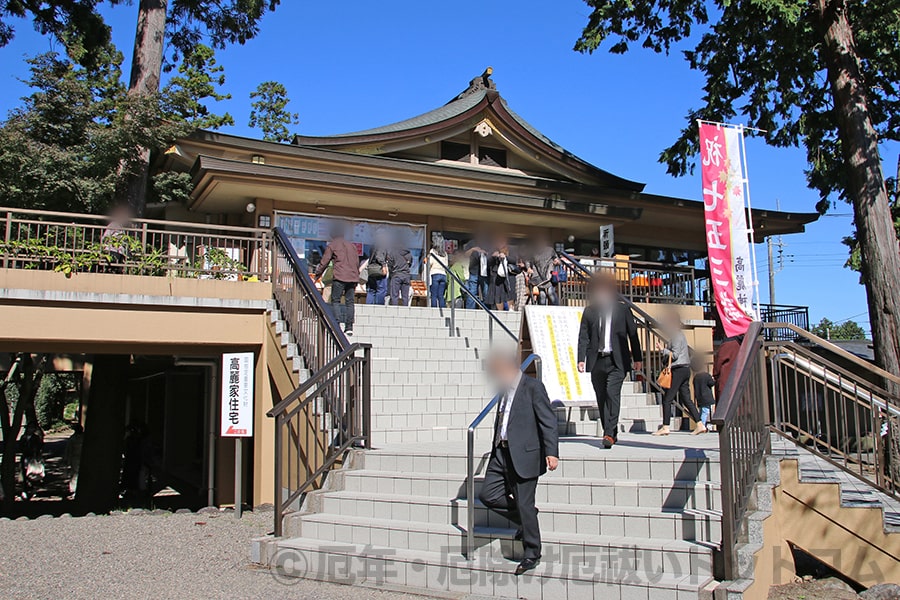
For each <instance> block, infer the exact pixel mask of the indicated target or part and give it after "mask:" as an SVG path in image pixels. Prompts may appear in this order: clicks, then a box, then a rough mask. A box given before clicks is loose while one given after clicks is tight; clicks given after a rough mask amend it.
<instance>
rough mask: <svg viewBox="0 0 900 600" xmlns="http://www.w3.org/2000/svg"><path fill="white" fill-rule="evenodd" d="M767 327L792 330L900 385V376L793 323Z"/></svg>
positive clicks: (768, 325) (801, 336) (858, 365)
mask: <svg viewBox="0 0 900 600" xmlns="http://www.w3.org/2000/svg"><path fill="white" fill-rule="evenodd" d="M765 326H766V328H767V329H790V330H791V331H792V332H793V333H794V334H796V335H797V336H798V337H800V338H803V339H805V340H806V341H808V342H811V343H813V344H815V345H817V346H821V347H822V348H825V349H826V350H828V351H829V352H833V353H834V354H837V355H838V356H840V357H841V358H843V359H844V360H848V361H850V362H852V363H853V364H854V365H856V366H857V367H861V368H862V369H865V370H866V371H869V372H870V373H872V374H873V375H875V376H877V377H881V378H882V379H886V380H887V381H890V382H893V383H896V384H898V385H900V376H898V375H895V374H893V373H891V372H890V371H885V370H884V369H882V368H881V367H878V366H876V365H873V364H872V363H870V362H868V361H867V360H863V359H862V358H860V357H858V356H857V355H855V354H853V353H852V352H848V351H847V350H845V349H843V348H841V347H840V346H838V345H836V344H832V343H831V342H830V341H828V340H826V339H825V338H822V337H819V336H817V335H816V334H814V333H810V332H809V331H806V330H805V329H801V328H800V327H797V326H796V325H794V324H793V323H766V325H765Z"/></svg>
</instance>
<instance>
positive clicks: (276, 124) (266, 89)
mask: <svg viewBox="0 0 900 600" xmlns="http://www.w3.org/2000/svg"><path fill="white" fill-rule="evenodd" d="M250 99H251V100H253V102H252V104H251V107H252V108H251V110H250V127H253V128H259V129H260V130H262V134H263V139H264V140H267V141H270V142H289V141H290V140H291V137H292V136H293V134H292V133H291V130H290V129H288V127H289V126H290V125H296V124H297V123H299V122H300V120H299V115H298V114H297V113H292V112H291V111H289V110H288V109H287V105H288V103H289V102H290V100H289V99H288V95H287V89H285V87H284V85H282V84H280V83H278V82H277V81H264V82H263V83H261V84H259V85H258V86H257V88H256V90H255V91H253V92H251V93H250Z"/></svg>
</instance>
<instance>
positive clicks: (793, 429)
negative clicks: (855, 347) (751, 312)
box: [766, 323, 900, 500]
mask: <svg viewBox="0 0 900 600" xmlns="http://www.w3.org/2000/svg"><path fill="white" fill-rule="evenodd" d="M766 327H767V328H771V329H777V330H779V331H789V332H790V333H791V336H790V339H792V340H796V341H790V342H769V343H767V344H766V350H767V355H768V360H769V371H770V390H771V395H772V413H773V428H774V430H775V432H776V433H778V434H779V435H781V436H783V437H784V438H786V439H788V440H791V441H793V442H794V443H796V444H798V445H800V446H803V447H805V448H806V449H807V450H809V451H810V452H813V453H814V454H816V455H818V456H819V457H821V458H823V459H825V460H826V461H828V462H829V463H831V464H832V465H834V466H835V467H838V468H840V469H842V470H844V471H845V472H847V473H849V474H850V475H852V476H853V477H856V478H857V479H860V480H862V481H864V482H865V483H867V484H869V485H871V486H874V487H875V488H877V489H879V490H881V491H882V492H885V493H887V494H890V495H891V496H893V497H894V498H896V499H898V500H900V455H898V449H900V397H898V395H897V394H896V393H892V392H891V391H890V390H891V389H892V386H898V387H897V388H895V389H900V377H898V376H897V375H894V374H892V373H889V372H887V371H884V370H883V369H879V368H878V367H876V366H874V365H872V364H870V363H868V362H867V361H865V360H863V359H861V358H859V357H857V356H855V355H854V354H851V353H849V352H847V351H846V350H843V349H842V348H839V347H838V346H835V345H834V344H832V343H830V342H828V341H827V340H824V339H822V338H820V337H818V336H816V335H813V334H811V333H809V332H808V331H804V330H802V329H800V328H799V327H796V326H794V325H792V324H789V323H772V324H767V325H766Z"/></svg>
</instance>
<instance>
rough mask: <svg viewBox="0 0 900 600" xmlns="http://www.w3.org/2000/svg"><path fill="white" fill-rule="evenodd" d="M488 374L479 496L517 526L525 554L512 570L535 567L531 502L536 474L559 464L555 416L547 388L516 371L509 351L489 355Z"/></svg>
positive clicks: (536, 538)
mask: <svg viewBox="0 0 900 600" xmlns="http://www.w3.org/2000/svg"><path fill="white" fill-rule="evenodd" d="M488 373H489V375H490V376H491V378H492V379H493V380H494V381H495V382H496V383H497V385H498V388H499V390H500V402H499V404H498V406H497V417H496V420H495V421H494V444H493V449H492V451H491V458H490V461H488V465H487V470H486V471H485V474H484V483H483V484H482V487H481V494H480V496H479V499H480V500H481V502H482V504H484V505H485V506H486V507H487V508H489V509H491V510H493V511H494V512H496V513H497V514H499V515H501V516H503V517H505V518H507V519H509V520H510V521H512V522H513V523H515V524H516V525H518V526H519V531H518V532H517V533H516V539H521V540H522V545H523V546H524V548H525V555H524V558H523V560H522V562H520V563H519V565H518V566H517V567H516V575H521V574H522V573H525V572H526V571H530V570H531V569H533V568H535V567H536V566H537V565H538V563H539V562H540V558H541V530H540V526H539V525H538V509H537V507H536V506H535V505H534V497H535V491H536V490H537V483H538V478H539V477H540V476H541V475H543V474H544V473H546V472H547V470H548V469H549V470H551V471H553V470H555V469H556V467H557V466H558V465H559V434H558V432H557V421H556V415H555V414H554V412H553V409H552V408H550V398H549V397H548V396H547V390H546V389H545V388H544V384H542V383H541V382H540V381H538V380H537V379H533V378H531V377H528V376H526V375H523V374H522V371H521V370H520V369H519V365H518V361H517V359H516V357H515V356H514V355H512V354H510V355H501V354H495V355H493V356H491V357H490V359H489V360H488Z"/></svg>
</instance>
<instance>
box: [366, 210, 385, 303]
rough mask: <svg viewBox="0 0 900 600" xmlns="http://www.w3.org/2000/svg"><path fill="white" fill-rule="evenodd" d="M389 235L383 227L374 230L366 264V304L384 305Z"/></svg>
mask: <svg viewBox="0 0 900 600" xmlns="http://www.w3.org/2000/svg"><path fill="white" fill-rule="evenodd" d="M389 250H390V245H389V237H388V233H387V231H386V230H385V229H384V228H383V227H379V228H378V229H376V230H375V239H374V244H373V245H372V252H371V254H369V264H368V265H367V266H366V304H376V305H379V306H384V299H385V298H386V297H387V293H388V267H387V263H388V252H389Z"/></svg>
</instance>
